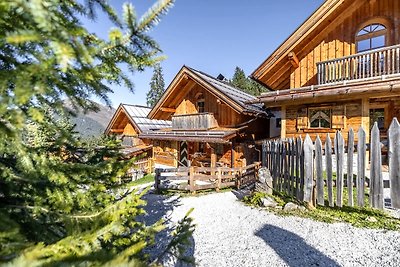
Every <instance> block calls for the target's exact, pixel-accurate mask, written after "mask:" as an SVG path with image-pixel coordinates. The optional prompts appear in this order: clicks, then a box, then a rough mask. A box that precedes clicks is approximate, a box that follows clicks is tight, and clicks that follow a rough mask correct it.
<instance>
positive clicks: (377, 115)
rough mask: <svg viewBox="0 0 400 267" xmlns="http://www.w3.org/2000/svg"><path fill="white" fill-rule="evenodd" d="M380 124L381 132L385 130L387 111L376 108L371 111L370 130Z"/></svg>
mask: <svg viewBox="0 0 400 267" xmlns="http://www.w3.org/2000/svg"><path fill="white" fill-rule="evenodd" d="M375 122H377V123H378V128H379V130H384V129H385V109H384V108H374V109H370V110H369V127H370V130H371V129H372V127H373V126H374V123H375Z"/></svg>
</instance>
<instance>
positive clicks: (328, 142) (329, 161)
mask: <svg viewBox="0 0 400 267" xmlns="http://www.w3.org/2000/svg"><path fill="white" fill-rule="evenodd" d="M325 158H326V184H327V187H328V202H329V207H334V206H335V202H334V201H333V179H332V141H331V137H330V136H329V134H326V141H325Z"/></svg>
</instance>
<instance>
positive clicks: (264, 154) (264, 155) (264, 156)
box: [261, 141, 269, 167]
mask: <svg viewBox="0 0 400 267" xmlns="http://www.w3.org/2000/svg"><path fill="white" fill-rule="evenodd" d="M267 157H269V155H267V142H266V141H264V142H263V143H262V154H261V158H262V159H261V161H262V166H263V167H266V166H267Z"/></svg>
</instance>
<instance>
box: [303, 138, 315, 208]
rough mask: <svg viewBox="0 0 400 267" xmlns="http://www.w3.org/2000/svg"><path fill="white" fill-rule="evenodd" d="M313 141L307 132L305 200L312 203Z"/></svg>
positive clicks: (305, 144) (305, 145) (305, 141)
mask: <svg viewBox="0 0 400 267" xmlns="http://www.w3.org/2000/svg"><path fill="white" fill-rule="evenodd" d="M313 147H314V146H313V143H312V141H311V138H310V136H309V135H308V134H307V135H306V139H305V140H304V201H305V202H308V203H309V205H312V204H313V203H312V191H313Z"/></svg>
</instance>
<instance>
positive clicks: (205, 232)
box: [145, 192, 400, 266]
mask: <svg viewBox="0 0 400 267" xmlns="http://www.w3.org/2000/svg"><path fill="white" fill-rule="evenodd" d="M236 195H237V194H236V192H225V193H214V194H209V195H204V196H198V197H184V198H178V197H167V196H161V195H154V194H148V195H146V199H147V201H148V207H147V208H146V209H147V211H148V213H149V214H148V216H146V219H145V220H146V221H147V222H149V223H153V222H155V221H157V220H158V219H159V218H161V217H163V218H167V219H169V220H170V222H172V223H173V222H176V221H177V220H179V219H180V218H182V217H183V216H184V215H185V214H186V212H187V211H188V210H189V209H190V208H192V207H193V208H194V211H193V212H192V217H193V218H194V222H195V224H196V230H195V232H194V234H193V240H192V243H193V244H192V247H191V248H190V249H189V252H188V253H189V254H191V255H194V257H195V259H196V264H197V265H198V266H400V232H395V231H387V230H371V229H362V228H355V227H352V226H350V225H349V224H344V223H335V224H327V223H322V222H315V221H312V220H309V219H304V218H298V217H293V216H291V217H280V216H277V215H274V214H273V213H269V212H267V211H265V210H260V209H255V208H251V207H248V206H245V205H244V204H243V203H241V202H240V201H238V198H237V197H236ZM165 236H166V235H165V233H164V234H163V233H161V234H159V236H158V237H157V240H158V243H157V245H156V246H155V247H154V248H153V250H154V251H157V250H160V249H161V247H162V245H163V242H162V241H163V240H164V239H165ZM154 251H153V252H154ZM164 264H166V265H167V266H174V265H175V266H180V264H176V263H174V262H171V261H165V262H164Z"/></svg>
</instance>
